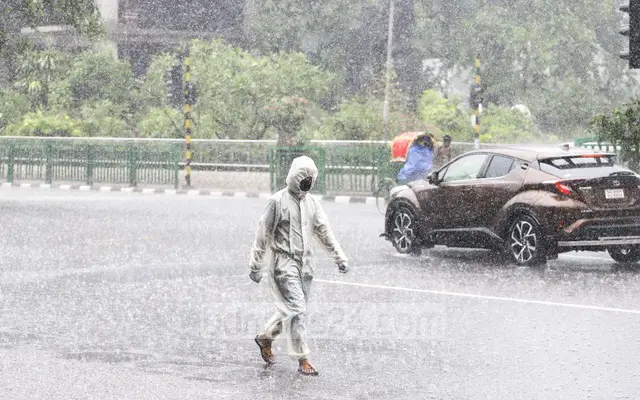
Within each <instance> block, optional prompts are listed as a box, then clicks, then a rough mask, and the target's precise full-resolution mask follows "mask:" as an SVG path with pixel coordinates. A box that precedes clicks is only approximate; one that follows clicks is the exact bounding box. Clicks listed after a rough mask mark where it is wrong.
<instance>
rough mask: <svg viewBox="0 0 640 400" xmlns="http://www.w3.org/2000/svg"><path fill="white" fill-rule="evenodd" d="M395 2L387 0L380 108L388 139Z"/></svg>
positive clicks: (385, 135) (385, 134)
mask: <svg viewBox="0 0 640 400" xmlns="http://www.w3.org/2000/svg"><path fill="white" fill-rule="evenodd" d="M394 3H395V0H389V32H388V34H387V76H386V81H385V89H384V105H383V108H382V121H383V124H384V137H385V139H389V138H390V135H389V90H390V86H391V64H392V60H391V55H392V51H391V50H392V47H393V14H394Z"/></svg>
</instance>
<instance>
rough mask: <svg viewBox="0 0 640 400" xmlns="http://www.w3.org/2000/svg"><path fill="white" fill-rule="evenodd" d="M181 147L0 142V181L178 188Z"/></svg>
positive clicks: (141, 144)
mask: <svg viewBox="0 0 640 400" xmlns="http://www.w3.org/2000/svg"><path fill="white" fill-rule="evenodd" d="M180 157H181V147H180V146H176V145H175V144H157V143H139V142H136V141H127V142H103V141H86V140H55V139H47V140H33V139H13V140H6V139H3V140H0V179H6V181H7V182H14V181H44V182H45V183H52V182H53V181H70V182H84V183H86V184H87V185H93V184H94V183H113V184H123V185H129V186H133V187H135V186H138V184H159V185H167V184H172V185H173V186H174V187H176V188H177V187H178V172H179V164H180Z"/></svg>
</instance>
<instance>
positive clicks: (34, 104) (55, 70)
mask: <svg viewBox="0 0 640 400" xmlns="http://www.w3.org/2000/svg"><path fill="white" fill-rule="evenodd" d="M67 69H68V58H67V56H66V54H64V53H62V52H59V51H57V50H52V49H47V50H44V51H33V50H31V51H27V52H25V53H23V54H21V55H20V56H19V57H18V66H17V69H16V76H15V82H14V86H15V87H16V88H17V89H18V90H19V91H20V92H22V93H25V94H26V95H28V96H29V98H30V100H31V108H32V109H33V110H36V109H38V108H43V109H44V110H47V109H48V108H49V96H50V94H51V91H52V88H54V87H56V86H55V85H56V83H59V82H60V81H61V80H63V79H64V78H65V72H66V71H67ZM57 88H58V89H59V86H58V87H57Z"/></svg>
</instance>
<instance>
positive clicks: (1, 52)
mask: <svg viewBox="0 0 640 400" xmlns="http://www.w3.org/2000/svg"><path fill="white" fill-rule="evenodd" d="M42 25H69V26H71V27H72V28H74V29H75V30H76V32H78V33H81V34H87V35H89V37H95V36H98V35H100V34H102V33H104V27H103V26H102V22H101V20H100V14H99V11H98V9H97V7H96V5H95V2H94V1H93V0H64V1H60V0H3V1H2V4H0V63H4V64H6V66H7V70H8V71H14V70H15V62H16V60H17V58H18V56H19V55H20V54H22V53H23V52H24V51H25V50H27V49H29V47H30V46H31V43H30V42H29V40H24V39H21V37H20V35H19V34H20V29H21V28H24V27H30V28H36V27H37V26H42Z"/></svg>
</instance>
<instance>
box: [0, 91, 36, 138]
mask: <svg viewBox="0 0 640 400" xmlns="http://www.w3.org/2000/svg"><path fill="white" fill-rule="evenodd" d="M30 107H31V103H30V101H29V97H28V96H27V95H26V94H22V93H18V92H15V91H13V90H0V132H2V130H3V129H5V128H6V127H7V126H8V125H11V124H14V123H18V122H20V121H21V120H22V116H23V115H25V114H26V113H28V112H29V109H30Z"/></svg>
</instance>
